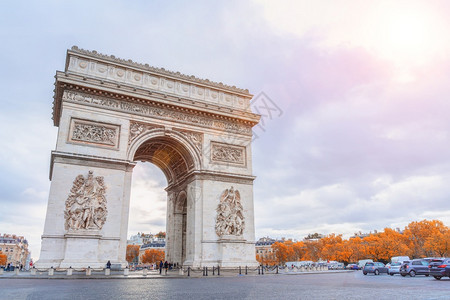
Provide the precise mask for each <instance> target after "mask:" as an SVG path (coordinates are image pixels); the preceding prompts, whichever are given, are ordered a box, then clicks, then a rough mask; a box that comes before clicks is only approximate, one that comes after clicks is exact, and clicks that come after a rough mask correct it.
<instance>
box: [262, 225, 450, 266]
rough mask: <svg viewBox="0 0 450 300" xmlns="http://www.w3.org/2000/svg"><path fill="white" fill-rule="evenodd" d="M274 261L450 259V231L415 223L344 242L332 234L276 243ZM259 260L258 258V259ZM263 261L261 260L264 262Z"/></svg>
mask: <svg viewBox="0 0 450 300" xmlns="http://www.w3.org/2000/svg"><path fill="white" fill-rule="evenodd" d="M272 249H273V252H274V253H273V254H274V257H273V262H274V263H277V264H285V263H286V262H287V261H301V260H312V261H319V260H336V261H341V262H345V263H354V262H357V261H358V260H361V259H366V258H369V259H373V260H374V261H383V262H389V261H390V259H391V257H393V256H403V255H408V256H410V257H411V258H420V257H427V256H428V257H430V256H441V257H442V256H450V229H449V228H448V227H447V226H445V225H444V223H442V222H441V221H439V220H431V221H428V220H423V221H420V222H411V223H410V224H408V226H407V227H406V228H405V231H404V232H403V233H400V232H397V231H395V230H392V229H390V228H385V229H384V231H383V232H380V233H374V234H370V235H369V236H367V237H365V238H363V239H361V238H359V237H355V238H351V239H348V240H344V239H343V238H342V235H336V234H330V235H328V236H325V237H323V238H321V239H314V240H305V241H303V242H296V243H293V242H292V241H290V240H289V241H285V242H275V243H274V244H273V245H272ZM257 259H258V256H257ZM261 259H262V258H259V259H258V261H260V262H261Z"/></svg>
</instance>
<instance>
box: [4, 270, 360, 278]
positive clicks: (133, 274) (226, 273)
mask: <svg viewBox="0 0 450 300" xmlns="http://www.w3.org/2000/svg"><path fill="white" fill-rule="evenodd" d="M347 272H354V271H352V270H325V271H308V272H289V271H287V272H282V271H280V272H279V273H278V274H276V273H275V272H272V271H271V272H264V275H261V274H258V272H257V271H256V270H249V271H248V272H247V275H245V273H244V270H243V269H242V272H241V273H242V274H239V271H238V270H237V269H233V270H221V271H220V275H217V270H216V271H215V272H214V275H213V272H212V270H211V269H209V270H208V275H207V276H204V275H203V271H202V270H191V271H190V274H189V275H190V276H188V275H187V272H184V275H180V273H179V270H171V271H169V272H168V273H167V275H164V271H163V273H162V275H159V271H155V270H149V271H148V273H147V275H144V274H143V271H142V270H141V271H130V272H129V274H128V275H124V271H123V270H122V271H112V272H111V275H105V272H104V271H100V270H98V271H95V270H92V273H91V275H86V272H83V271H73V274H72V275H67V271H65V270H64V271H58V270H55V272H54V275H49V274H48V272H36V275H32V274H31V272H30V271H24V272H19V274H18V275H17V274H15V272H4V273H3V274H1V275H0V279H181V278H208V277H210V278H211V277H215V278H219V277H238V276H252V277H254V276H268V275H269V276H273V275H312V274H330V273H347Z"/></svg>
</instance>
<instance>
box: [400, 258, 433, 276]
mask: <svg viewBox="0 0 450 300" xmlns="http://www.w3.org/2000/svg"><path fill="white" fill-rule="evenodd" d="M400 275H402V276H403V277H405V276H406V275H409V276H411V277H414V276H416V275H425V276H430V270H429V268H428V262H427V261H426V260H424V259H413V260H411V261H410V262H406V261H405V262H403V264H402V266H401V267H400Z"/></svg>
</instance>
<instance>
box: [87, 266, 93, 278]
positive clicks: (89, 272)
mask: <svg viewBox="0 0 450 300" xmlns="http://www.w3.org/2000/svg"><path fill="white" fill-rule="evenodd" d="M91 274H92V269H91V267H88V268H87V269H86V276H91Z"/></svg>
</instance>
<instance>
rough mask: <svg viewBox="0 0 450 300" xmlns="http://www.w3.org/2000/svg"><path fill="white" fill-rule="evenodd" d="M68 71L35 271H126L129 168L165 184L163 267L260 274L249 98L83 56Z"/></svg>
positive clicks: (58, 106)
mask: <svg viewBox="0 0 450 300" xmlns="http://www.w3.org/2000/svg"><path fill="white" fill-rule="evenodd" d="M68 62H69V63H68V65H67V66H66V70H65V72H57V76H56V87H57V88H56V92H55V102H54V122H55V125H56V126H58V127H59V131H58V138H57V145H56V149H55V151H53V152H52V161H51V171H50V177H51V181H52V182H51V187H50V193H49V200H48V208H47V217H46V221H45V227H44V234H43V236H42V249H41V255H40V259H39V261H38V262H37V263H36V265H37V267H51V266H53V267H54V268H57V267H69V266H72V268H79V267H88V266H90V267H91V268H98V267H104V266H105V264H106V262H107V261H108V260H109V261H111V263H112V264H121V265H122V266H123V267H124V266H125V265H126V264H127V263H126V261H125V251H126V241H127V229H128V217H129V201H130V188H131V177H132V176H131V175H132V171H133V167H134V166H135V164H136V161H146V162H151V163H153V164H155V165H157V166H158V167H160V168H161V170H162V171H163V172H164V174H165V175H166V177H167V182H168V187H167V188H166V190H167V224H166V225H167V230H166V231H167V243H166V255H167V257H166V259H167V260H168V261H170V262H173V263H177V262H178V263H180V264H184V265H190V266H195V267H201V266H212V265H214V266H217V265H220V266H227V267H232V266H239V265H247V266H254V265H256V261H255V250H254V240H255V237H254V221H253V220H254V216H253V180H254V177H253V176H252V168H251V167H252V162H251V144H250V143H251V139H252V137H251V128H252V126H254V125H256V124H257V123H258V120H259V116H257V115H254V114H252V113H251V111H250V110H249V107H248V105H247V104H248V103H249V100H250V99H251V95H250V94H248V91H245V90H241V89H237V88H233V87H228V86H225V85H223V84H215V83H211V82H209V81H204V80H199V79H195V78H191V77H186V76H184V75H181V74H179V75H176V76H173V75H174V74H172V73H170V72H169V73H168V72H166V71H163V70H161V69H156V68H152V67H145V66H142V65H139V64H135V63H132V64H131V63H126V62H124V61H122V60H117V59H113V58H111V57H107V56H102V55H98V54H96V53H93V52H89V51H84V50H80V49H73V50H70V51H68ZM227 99H228V100H229V101H228V100H227ZM241 102H242V103H241ZM74 180H75V181H74Z"/></svg>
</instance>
